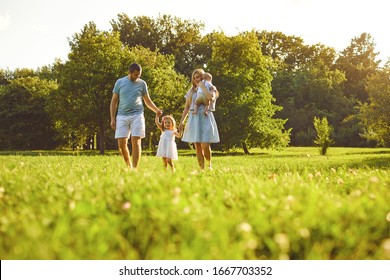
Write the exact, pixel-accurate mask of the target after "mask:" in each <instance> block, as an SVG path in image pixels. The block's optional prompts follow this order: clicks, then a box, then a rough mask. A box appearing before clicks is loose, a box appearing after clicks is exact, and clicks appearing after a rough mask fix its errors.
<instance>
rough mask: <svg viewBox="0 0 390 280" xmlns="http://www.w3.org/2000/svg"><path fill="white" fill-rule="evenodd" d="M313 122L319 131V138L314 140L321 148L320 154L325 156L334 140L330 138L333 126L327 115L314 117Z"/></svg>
mask: <svg viewBox="0 0 390 280" xmlns="http://www.w3.org/2000/svg"><path fill="white" fill-rule="evenodd" d="M313 124H314V128H315V130H316V132H317V138H316V140H314V144H315V145H316V146H318V147H319V148H320V154H321V155H323V156H324V155H326V153H327V151H328V148H329V146H330V145H331V144H332V143H333V140H332V139H331V138H330V136H331V134H332V131H333V128H332V127H331V126H330V125H329V123H328V119H327V118H326V117H323V118H322V119H320V118H317V117H314V121H313Z"/></svg>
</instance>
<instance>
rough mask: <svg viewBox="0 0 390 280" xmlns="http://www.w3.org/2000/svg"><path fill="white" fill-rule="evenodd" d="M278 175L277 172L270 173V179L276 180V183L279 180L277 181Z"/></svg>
mask: <svg viewBox="0 0 390 280" xmlns="http://www.w3.org/2000/svg"><path fill="white" fill-rule="evenodd" d="M276 177H277V174H276V173H271V174H269V175H268V179H270V180H272V181H274V182H275V183H276V182H277V181H276Z"/></svg>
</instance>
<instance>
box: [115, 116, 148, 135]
mask: <svg viewBox="0 0 390 280" xmlns="http://www.w3.org/2000/svg"><path fill="white" fill-rule="evenodd" d="M130 134H131V136H138V137H141V138H144V137H145V117H144V114H140V115H135V116H117V117H116V129H115V139H118V138H129V137H130Z"/></svg>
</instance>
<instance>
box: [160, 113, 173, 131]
mask: <svg viewBox="0 0 390 280" xmlns="http://www.w3.org/2000/svg"><path fill="white" fill-rule="evenodd" d="M165 118H167V119H170V120H171V123H172V125H173V130H176V121H175V119H174V118H173V117H172V115H166V116H164V117H162V119H161V123H162V130H165V127H164V119H165Z"/></svg>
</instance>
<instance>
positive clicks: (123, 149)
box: [118, 138, 131, 168]
mask: <svg viewBox="0 0 390 280" xmlns="http://www.w3.org/2000/svg"><path fill="white" fill-rule="evenodd" d="M127 141H128V140H127V138H118V148H119V152H120V154H121V155H122V157H123V159H124V160H125V162H126V165H127V166H128V167H129V168H131V163H130V153H129V148H128V147H127Z"/></svg>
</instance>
